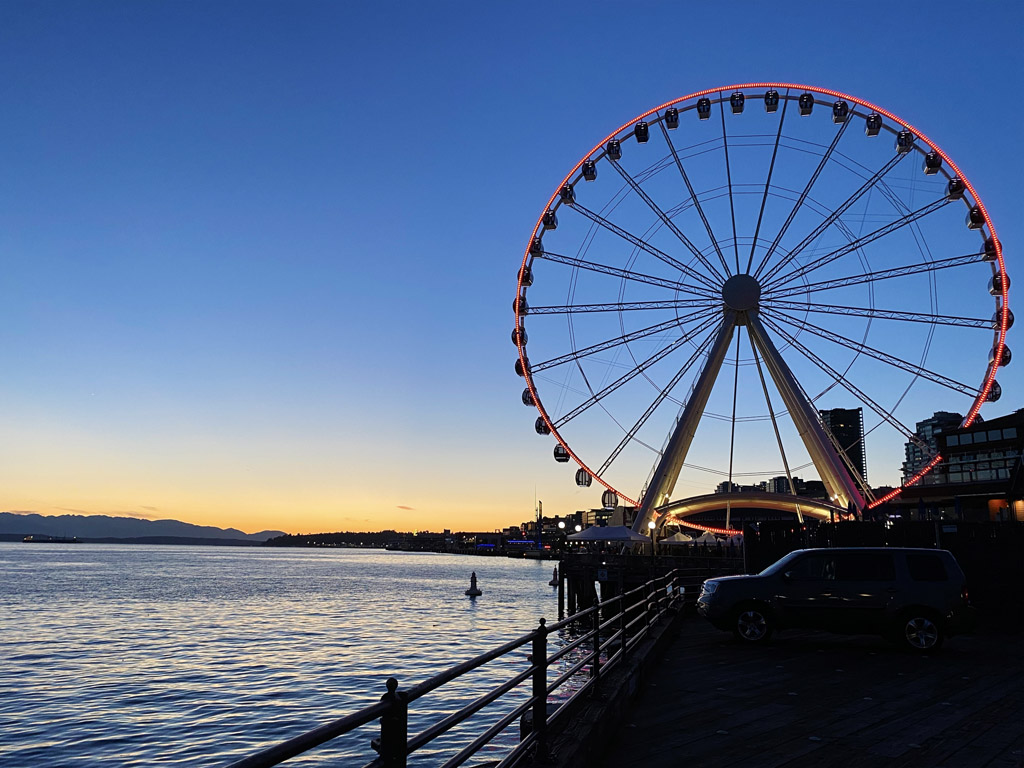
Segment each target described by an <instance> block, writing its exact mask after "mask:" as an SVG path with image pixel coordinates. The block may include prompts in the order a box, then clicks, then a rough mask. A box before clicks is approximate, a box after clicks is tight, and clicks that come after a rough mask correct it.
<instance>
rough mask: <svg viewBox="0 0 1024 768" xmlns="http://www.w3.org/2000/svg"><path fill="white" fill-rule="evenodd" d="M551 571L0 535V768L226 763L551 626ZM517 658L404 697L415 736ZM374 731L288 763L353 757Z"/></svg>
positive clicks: (411, 556) (533, 564) (482, 561)
mask: <svg viewBox="0 0 1024 768" xmlns="http://www.w3.org/2000/svg"><path fill="white" fill-rule="evenodd" d="M471 571H476V573H477V576H478V577H479V581H480V587H481V588H482V589H483V591H484V595H483V597H481V598H477V599H476V600H470V599H469V598H467V597H465V596H464V595H463V592H464V591H465V589H466V588H467V587H468V585H469V575H470V572H471ZM550 573H551V563H550V562H538V561H529V560H509V559H506V558H470V557H459V556H455V555H437V554H420V553H399V552H384V551H378V550H319V549H277V548H228V547H171V546H167V547H157V546H122V545H91V544H77V545H59V544H56V545H51V544H32V545H29V544H22V543H9V544H8V543H0V600H2V605H3V615H2V616H3V617H2V623H0V766H3V767H4V768H22V767H24V768H29V767H34V766H60V767H61V768H63V767H64V766H67V767H68V768H82V767H83V766H100V765H102V766H144V765H145V766H149V765H154V764H167V765H189V766H220V765H224V764H226V763H228V762H230V761H231V760H233V759H238V758H240V757H243V756H245V755H248V754H251V753H252V752H253V751H255V750H257V749H259V748H262V747H266V746H269V745H271V744H274V743H277V742H279V741H282V740H284V739H286V738H290V737H292V736H294V735H297V734H299V733H301V732H303V731H306V730H309V729H310V728H313V727H316V726H317V725H320V724H322V723H324V722H328V721H330V720H333V719H335V718H338V717H341V716H343V715H346V714H349V713H350V712H353V711H355V710H356V709H359V708H360V707H363V706H366V705H368V704H371V703H373V702H375V701H377V700H378V699H379V698H380V696H381V694H382V693H384V681H385V679H386V678H387V677H389V676H392V675H393V676H395V677H397V678H398V679H399V681H401V684H402V687H410V686H412V685H414V684H415V683H418V682H421V681H422V680H425V679H427V678H428V677H430V676H431V675H433V674H435V673H437V672H439V671H441V670H442V669H446V668H448V667H450V666H453V665H454V664H456V663H458V662H461V661H465V660H467V659H469V658H472V657H473V656H475V655H477V654H479V653H481V652H483V651H486V650H489V649H490V648H493V647H496V646H498V645H501V644H502V643H504V642H506V641H508V640H511V639H514V638H516V637H519V636H521V635H523V634H526V633H527V632H529V631H530V630H532V629H533V628H535V627H536V626H537V620H538V619H539V618H540V617H546V618H547V619H548V620H549V621H553V620H554V619H555V618H556V613H557V605H556V597H555V594H554V590H553V589H552V588H551V587H549V586H548V585H547V582H548V579H549V578H550ZM528 652H529V647H528V646H527V647H524V648H523V649H522V652H521V653H518V652H517V653H516V654H513V655H512V656H511V657H503V658H502V659H500V660H498V661H497V662H492V664H490V665H488V666H487V667H484V668H483V669H481V670H479V671H478V672H477V673H476V674H475V675H473V676H472V677H471V678H470V679H468V680H467V681H466V683H465V684H463V685H461V686H460V687H458V688H457V689H453V690H451V691H448V690H446V689H447V686H446V688H445V689H442V690H441V691H440V692H439V693H438V694H431V695H428V696H427V697H424V699H421V700H420V701H418V702H415V703H414V704H413V706H412V709H411V713H410V717H411V718H412V719H413V722H411V724H410V735H411V734H412V733H416V732H418V731H419V730H421V729H422V726H420V727H415V726H416V725H417V724H418V723H422V721H423V719H424V718H425V717H426V716H428V715H431V714H436V713H438V712H451V711H454V710H455V709H457V708H459V707H461V706H463V705H464V704H465V703H467V702H468V701H470V700H472V699H473V698H475V697H476V696H479V695H480V694H481V693H482V692H483V691H484V690H486V689H489V688H491V687H493V686H495V685H496V684H497V683H499V682H501V681H503V680H505V679H507V677H510V676H511V675H512V674H514V673H516V672H519V671H522V670H523V669H525V668H526V667H527V666H528V662H527V660H526V654H527V653H528ZM495 665H497V667H496V666H495ZM526 695H527V692H525V691H524V692H523V693H522V696H526ZM474 730H478V729H474ZM378 733H379V729H378V728H377V726H376V724H373V725H371V726H367V727H365V728H362V729H359V731H357V732H355V733H353V734H351V735H349V736H347V737H343V738H342V739H339V740H336V741H335V742H332V744H331V745H330V747H329V748H321V749H320V750H318V751H316V752H314V753H312V756H310V757H303V758H297V759H295V760H293V761H289V763H288V765H302V766H323V765H326V764H328V762H329V761H331V760H333V761H334V762H333V764H334V765H338V764H341V765H363V764H365V763H366V762H368V761H369V760H370V759H371V758H372V757H373V756H374V755H373V753H372V752H371V751H369V749H368V748H367V742H368V741H369V739H370V738H371V737H374V736H376V735H377V734H378ZM467 738H468V736H467V735H466V732H465V731H463V732H462V734H461V735H459V734H456V735H454V736H453V737H451V738H449V739H448V740H447V741H446V742H442V743H441V744H439V745H438V748H440V747H443V746H444V745H445V744H446V743H453V742H460V741H461V742H462V743H464V742H465V741H466V739H467ZM514 738H515V734H513V733H508V734H506V736H505V738H504V740H503V742H502V743H504V744H508V743H510V739H514ZM418 754H419V753H418ZM431 757H432V754H431V753H430V752H426V753H424V754H422V755H420V756H419V757H418V758H417V760H415V761H414V762H413V764H419V765H424V766H425V765H430V764H432V761H431Z"/></svg>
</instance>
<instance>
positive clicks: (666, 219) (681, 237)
mask: <svg viewBox="0 0 1024 768" xmlns="http://www.w3.org/2000/svg"><path fill="white" fill-rule="evenodd" d="M611 164H612V167H613V168H614V169H615V170H616V171H618V172H619V175H620V176H622V178H623V180H625V182H626V183H627V184H629V186H630V187H632V188H633V191H634V192H636V194H637V196H638V197H639V198H640V199H641V200H643V201H644V202H645V203H647V207H648V208H650V209H651V210H652V211H654V213H655V214H657V216H658V218H660V219H661V220H662V222H664V224H665V226H666V227H668V228H669V230H671V232H672V234H674V235H675V236H676V237H677V238H679V241H680V242H681V243H682V244H683V245H685V246H686V248H687V249H688V250H689V251H690V253H692V254H693V255H694V257H695V258H696V259H697V260H698V261H699V262H700V263H701V264H703V265H704V268H705V269H706V270H707V271H708V272H710V273H711V274H712V275H714V276H715V277H716V278H717V279H718V280H722V275H721V274H720V273H719V272H718V271H717V270H716V269H715V268H714V267H713V266H712V265H711V262H709V261H708V260H707V259H706V258H705V257H704V254H702V253H701V252H700V251H699V250H698V249H697V247H696V246H695V245H694V244H693V243H692V242H690V238H688V237H687V236H686V235H684V234H683V232H682V230H680V229H679V227H677V226H676V224H675V222H674V221H672V219H670V218H669V217H668V215H667V214H666V213H665V212H664V211H663V210H661V208H659V207H658V204H657V203H655V202H654V200H652V199H651V197H650V195H648V194H647V193H646V192H645V191H644V190H643V187H641V186H640V183H639V182H638V181H637V180H636V179H634V178H633V177H632V176H630V175H629V173H628V172H627V171H626V169H625V168H623V167H622V164H621V163H620V162H619V161H617V160H614V159H613V160H611ZM705 282H707V283H708V284H709V285H714V284H713V283H712V282H711V281H705Z"/></svg>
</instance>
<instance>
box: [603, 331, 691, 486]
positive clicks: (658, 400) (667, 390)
mask: <svg viewBox="0 0 1024 768" xmlns="http://www.w3.org/2000/svg"><path fill="white" fill-rule="evenodd" d="M710 341H711V333H708V334H707V335H706V336H705V337H704V340H703V341H702V342H700V343H699V344H697V348H696V349H695V350H694V352H693V354H692V355H690V357H689V359H687V361H686V362H685V363H683V365H682V367H680V369H679V370H678V371H677V372H676V374H675V375H674V376H673V377H672V379H671V381H669V383H668V384H667V385H666V386H665V387H664V388H663V389H661V390H660V391H659V392H658V396H657V397H655V398H654V402H652V403H651V404H650V405H649V406H647V410H645V411H644V412H643V413H642V414H641V415H640V418H639V419H637V420H636V423H634V424H633V426H632V427H630V428H629V430H628V431H627V432H626V434H625V436H624V437H623V438H622V440H620V441H619V444H618V445H616V446H615V448H614V449H613V450H612V452H611V454H609V456H608V458H607V459H605V460H604V463H603V464H601V467H600V469H598V470H597V474H598V475H603V474H604V473H605V472H606V471H607V470H608V468H609V467H610V466H611V465H612V463H613V462H614V461H615V459H617V458H618V457H619V454H621V453H622V451H623V449H625V447H626V446H627V445H628V444H629V443H630V441H631V440H632V439H633V438H634V436H635V435H636V433H637V432H639V431H640V428H641V427H643V425H644V424H646V423H647V420H648V419H650V418H651V416H652V415H653V414H654V412H655V411H656V410H657V409H658V407H659V406H660V405H661V404H662V403H663V402H665V399H666V398H667V397H668V396H669V395H670V394H671V393H672V390H673V389H675V388H676V386H677V385H678V384H679V382H680V381H681V380H682V378H683V376H685V375H686V373H687V371H689V370H690V368H692V367H693V364H694V363H695V362H696V361H697V360H698V359H699V358H700V357H701V355H703V354H704V352H705V349H706V348H707V345H708V343H709V342H710Z"/></svg>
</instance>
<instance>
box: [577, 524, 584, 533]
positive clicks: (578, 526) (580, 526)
mask: <svg viewBox="0 0 1024 768" xmlns="http://www.w3.org/2000/svg"><path fill="white" fill-rule="evenodd" d="M582 530H583V526H582V525H577V526H576V533H579V532H580V531H582Z"/></svg>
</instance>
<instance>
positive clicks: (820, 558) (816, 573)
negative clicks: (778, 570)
mask: <svg viewBox="0 0 1024 768" xmlns="http://www.w3.org/2000/svg"><path fill="white" fill-rule="evenodd" d="M832 560H833V556H832V555H831V554H817V553H814V554H809V555H804V556H803V557H801V558H800V559H799V560H797V561H796V562H795V563H793V564H792V565H791V566H790V567H789V568H787V569H786V573H787V574H788V575H789V576H791V577H792V578H794V579H831V578H834V575H833V574H834V573H835V569H834V567H833V565H832Z"/></svg>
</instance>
